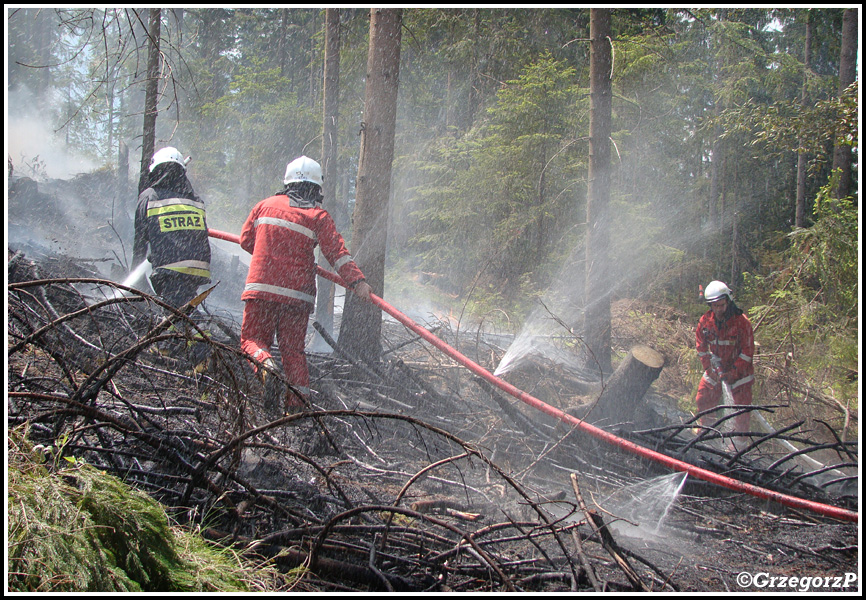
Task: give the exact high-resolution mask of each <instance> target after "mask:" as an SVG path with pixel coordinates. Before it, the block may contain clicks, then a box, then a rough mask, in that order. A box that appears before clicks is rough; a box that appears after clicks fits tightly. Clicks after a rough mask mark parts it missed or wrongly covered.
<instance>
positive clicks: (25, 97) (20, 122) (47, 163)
mask: <svg viewBox="0 0 866 600" xmlns="http://www.w3.org/2000/svg"><path fill="white" fill-rule="evenodd" d="M39 105H40V103H39V102H37V100H36V98H35V96H34V95H33V94H32V93H31V92H30V91H29V90H27V89H26V88H24V89H19V90H16V91H14V92H9V93H8V94H7V101H6V107H7V108H6V111H7V112H6V151H7V152H8V156H9V158H11V159H12V165H13V168H14V169H15V173H16V174H17V175H22V176H26V177H31V178H34V179H37V180H38V179H43V178H46V177H47V178H52V179H66V178H69V177H72V176H74V175H77V174H79V173H85V172H89V171H92V170H93V169H95V168H96V166H97V165H96V164H95V163H94V162H93V161H91V160H88V159H86V158H83V157H81V156H76V153H75V151H74V149H70V148H67V147H66V142H65V140H64V138H63V134H62V132H61V133H59V134H58V133H55V131H54V127H53V121H54V115H53V114H50V112H48V113H47V114H46V112H40V110H39V108H38V107H39Z"/></svg>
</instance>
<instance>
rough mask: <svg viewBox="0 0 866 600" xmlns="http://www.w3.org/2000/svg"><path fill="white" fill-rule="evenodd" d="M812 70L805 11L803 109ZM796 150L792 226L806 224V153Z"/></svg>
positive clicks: (809, 26) (809, 24) (809, 20)
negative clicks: (795, 188)
mask: <svg viewBox="0 0 866 600" xmlns="http://www.w3.org/2000/svg"><path fill="white" fill-rule="evenodd" d="M811 70H812V15H811V13H809V12H808V11H807V12H806V48H805V52H804V56H803V91H802V93H801V94H800V107H801V108H802V109H803V110H804V111H805V110H806V108H807V105H808V102H809V92H808V86H809V75H810V73H811ZM800 146H801V147H800V150H799V151H798V152H797V203H796V208H795V209H794V226H795V227H805V226H806V163H807V162H808V161H807V160H806V153H805V152H804V151H803V148H802V140H801V142H800Z"/></svg>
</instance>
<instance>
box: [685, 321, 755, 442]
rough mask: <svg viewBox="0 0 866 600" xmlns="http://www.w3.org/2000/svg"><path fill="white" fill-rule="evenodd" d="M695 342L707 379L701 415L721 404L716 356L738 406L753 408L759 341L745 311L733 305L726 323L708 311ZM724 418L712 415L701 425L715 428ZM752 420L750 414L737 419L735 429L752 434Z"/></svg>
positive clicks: (701, 387) (700, 389) (700, 400)
mask: <svg viewBox="0 0 866 600" xmlns="http://www.w3.org/2000/svg"><path fill="white" fill-rule="evenodd" d="M695 338H696V346H697V351H698V357H699V358H700V359H701V364H702V365H703V367H704V375H703V377H701V381H700V383H699V384H698V394H697V397H696V398H695V402H696V404H697V408H698V411H699V412H700V411H704V410H707V409H710V408H713V407H714V406H718V405H719V403H720V402H721V398H722V384H721V382H720V381H719V375H718V374H717V373H716V371H715V369H714V368H713V365H712V356H713V355H715V356H718V357H719V358H720V359H721V371H722V373H723V374H724V377H725V380H726V381H727V382H728V383H729V384H730V386H731V392H732V393H733V397H734V404H735V405H738V406H748V405H751V404H752V384H753V383H754V381H755V375H754V373H755V367H754V365H753V364H752V361H753V359H754V356H755V339H754V333H753V330H752V323H751V322H750V321H749V318H748V317H747V316H746V315H745V314H743V312H742V310H740V309H738V308H736V306H734V305H731V310H729V311H728V313H726V319H725V320H724V321H723V322H722V323H717V322H716V318H715V315H714V314H713V312H712V310H708V311H707V312H706V313H705V314H704V315H703V316H702V317H701V319H700V321H698V326H697V329H696V331H695ZM720 417H721V414H719V413H712V414H711V415H709V416H707V417H705V418H703V419H702V420H701V422H702V423H703V424H705V425H707V424H712V423H713V422H715V421H716V420H717V419H718V418H720ZM749 420H750V415H749V413H744V414H742V415H739V416H737V417H735V419H734V427H735V429H736V430H737V431H748V429H749Z"/></svg>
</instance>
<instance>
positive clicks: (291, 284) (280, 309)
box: [240, 194, 364, 392]
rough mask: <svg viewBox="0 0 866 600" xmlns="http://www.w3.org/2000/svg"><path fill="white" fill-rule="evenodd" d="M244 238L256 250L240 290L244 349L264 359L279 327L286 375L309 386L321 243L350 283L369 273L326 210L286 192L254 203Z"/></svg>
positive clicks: (247, 247) (243, 245)
mask: <svg viewBox="0 0 866 600" xmlns="http://www.w3.org/2000/svg"><path fill="white" fill-rule="evenodd" d="M240 243H241V248H243V249H244V250H246V251H247V252H249V253H250V254H251V255H252V260H251V261H250V270H249V274H248V275H247V282H246V286H245V287H244V292H243V294H242V295H241V299H242V300H244V301H245V305H244V316H243V324H242V326H241V350H243V351H244V352H246V353H247V354H249V355H251V356H252V357H253V358H255V359H257V360H259V361H264V360H265V359H267V358H271V352H270V348H271V344H272V343H273V340H274V334H275V333H276V336H277V342H278V344H279V347H280V355H281V357H282V361H283V370H284V372H285V375H286V377H287V379H288V380H289V382H290V383H292V384H294V385H295V386H296V387H298V388H301V391H302V392H307V391H308V386H309V372H308V370H307V359H306V356H305V355H304V340H305V337H306V332H307V322H308V319H309V315H310V313H311V312H312V310H313V306H314V304H315V301H316V257H315V253H314V250H315V248H316V245H317V244H318V245H319V246H320V247H321V249H322V254H323V255H324V256H325V258H326V259H327V260H328V262H329V263H331V265H332V266H333V267H334V269H335V270H336V271H337V273H339V275H340V277H342V278H343V280H344V281H345V282H346V283H347V284H348V285H349V286H350V287H352V286H354V285H355V284H357V283H358V282H360V281H362V280H363V279H364V274H363V273H362V272H361V270H360V269H359V268H358V267H357V265H356V264H355V262H354V260H353V259H352V256H351V255H350V254H349V251H348V250H347V249H346V245H345V243H344V241H343V237H342V236H341V235H340V234H339V232H338V231H337V228H336V226H335V225H334V220H333V219H332V218H331V216H330V215H329V214H328V212H327V211H325V210H323V209H321V208H319V207H318V206H315V207H308V208H303V207H300V206H297V205H295V203H294V201H292V200H291V199H290V198H289V197H288V196H286V195H283V194H277V195H275V196H271V197H270V198H266V199H265V200H262V201H261V202H259V203H258V204H257V205H256V206H255V207H254V208H253V210H252V212H251V213H250V215H249V217H247V220H246V222H245V223H244V226H243V229H242V230H241V239H240Z"/></svg>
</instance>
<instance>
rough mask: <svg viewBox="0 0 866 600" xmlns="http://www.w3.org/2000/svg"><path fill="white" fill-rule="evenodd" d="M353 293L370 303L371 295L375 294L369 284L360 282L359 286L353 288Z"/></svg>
mask: <svg viewBox="0 0 866 600" xmlns="http://www.w3.org/2000/svg"><path fill="white" fill-rule="evenodd" d="M352 291H354V292H355V293H356V294H358V297H359V298H360V299H361V300H364V301H366V302H369V301H370V294H372V293H373V288H372V287H370V284H369V283H367V282H366V281H359V282H358V284H357V285H356V286H355V287H353V288H352Z"/></svg>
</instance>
